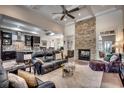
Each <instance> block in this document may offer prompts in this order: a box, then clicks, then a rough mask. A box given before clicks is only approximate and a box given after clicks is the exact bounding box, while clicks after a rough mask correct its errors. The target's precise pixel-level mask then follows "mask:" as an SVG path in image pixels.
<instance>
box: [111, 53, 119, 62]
mask: <svg viewBox="0 0 124 93" xmlns="http://www.w3.org/2000/svg"><path fill="white" fill-rule="evenodd" d="M117 59H118V56H117V55H115V54H114V55H112V57H111V58H110V62H114V61H116V60H117Z"/></svg>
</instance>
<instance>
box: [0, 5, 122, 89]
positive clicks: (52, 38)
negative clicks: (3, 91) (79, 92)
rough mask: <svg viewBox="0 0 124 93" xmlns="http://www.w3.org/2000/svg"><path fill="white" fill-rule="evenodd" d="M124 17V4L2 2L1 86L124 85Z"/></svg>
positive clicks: (95, 86) (105, 86) (106, 86)
mask: <svg viewBox="0 0 124 93" xmlns="http://www.w3.org/2000/svg"><path fill="white" fill-rule="evenodd" d="M123 15H124V6H123V5H118V6H117V5H1V6H0V20H1V23H0V29H1V30H0V43H1V44H0V45H1V47H0V50H1V52H0V59H1V61H0V62H1V65H0V72H1V73H0V87H3V88H36V87H38V88H123V85H124V81H123V80H124V79H123V78H124V64H123V60H124V24H123V21H124V16H123ZM6 72H7V73H6Z"/></svg>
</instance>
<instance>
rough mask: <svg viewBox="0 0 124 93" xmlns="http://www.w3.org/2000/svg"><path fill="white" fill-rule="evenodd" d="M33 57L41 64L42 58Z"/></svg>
mask: <svg viewBox="0 0 124 93" xmlns="http://www.w3.org/2000/svg"><path fill="white" fill-rule="evenodd" d="M35 59H36V62H39V63H41V64H44V62H43V60H42V59H40V58H35Z"/></svg>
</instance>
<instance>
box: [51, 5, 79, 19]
mask: <svg viewBox="0 0 124 93" xmlns="http://www.w3.org/2000/svg"><path fill="white" fill-rule="evenodd" d="M61 7H62V9H63V11H62V12H61V13H52V14H63V15H62V17H61V18H60V20H63V19H64V17H65V16H66V15H67V16H68V17H70V18H72V19H75V17H74V16H72V15H71V14H70V13H72V12H75V11H78V10H79V7H76V8H74V9H72V10H69V11H68V10H67V9H66V8H65V6H64V5H61Z"/></svg>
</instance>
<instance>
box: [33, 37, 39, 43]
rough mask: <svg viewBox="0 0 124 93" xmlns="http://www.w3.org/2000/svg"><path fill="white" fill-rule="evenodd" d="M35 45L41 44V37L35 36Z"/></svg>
mask: <svg viewBox="0 0 124 93" xmlns="http://www.w3.org/2000/svg"><path fill="white" fill-rule="evenodd" d="M32 38H33V43H40V37H39V36H33V37H32Z"/></svg>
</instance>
